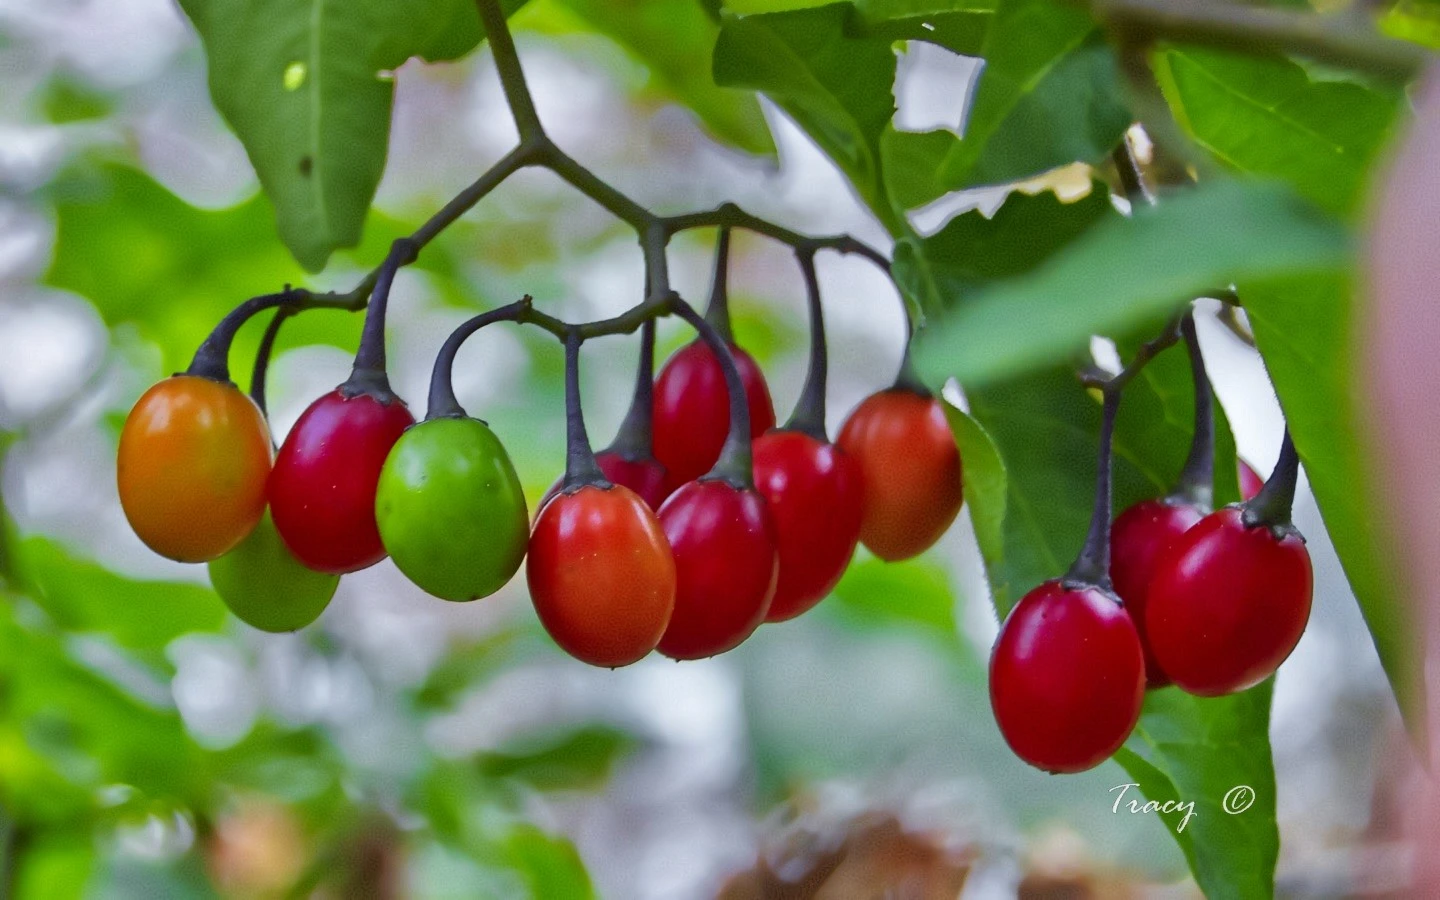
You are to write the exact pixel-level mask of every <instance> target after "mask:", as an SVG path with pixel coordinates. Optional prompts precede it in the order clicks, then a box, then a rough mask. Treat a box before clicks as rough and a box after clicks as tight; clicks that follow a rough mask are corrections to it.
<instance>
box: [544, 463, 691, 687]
mask: <svg viewBox="0 0 1440 900" xmlns="http://www.w3.org/2000/svg"><path fill="white" fill-rule="evenodd" d="M525 577H526V580H527V581H528V582H529V584H530V598H531V599H532V600H533V601H534V603H535V612H536V613H537V614H538V615H539V616H540V623H541V624H542V625H544V626H545V630H546V631H548V632H550V636H551V637H552V638H554V639H555V643H557V644H559V645H560V647H561V649H563V650H564V651H565V652H566V653H569V654H570V655H571V656H573V657H575V658H576V659H578V660H580V661H582V662H587V663H589V664H590V665H592V666H609V667H610V668H615V667H617V666H627V665H629V664H630V663H633V662H635V661H637V660H639V659H641V658H643V657H644V656H645V655H646V654H647V653H649V652H650V651H651V650H654V649H655V645H656V644H658V643H659V642H660V636H661V635H662V634H664V633H665V626H666V625H668V624H669V623H670V614H671V612H672V610H674V608H675V559H674V557H673V556H672V555H671V553H670V545H669V544H668V543H667V542H666V540H665V533H664V532H663V531H662V530H661V529H660V522H659V521H658V520H657V519H656V518H655V513H653V512H651V511H650V507H648V506H646V505H645V501H644V500H641V499H640V497H639V496H637V495H636V494H635V493H634V492H633V491H631V490H629V489H628V488H623V487H618V486H612V487H609V488H599V487H595V486H594V485H587V486H585V487H581V488H579V489H578V490H575V491H573V492H571V493H568V494H567V493H561V494H559V495H557V496H556V497H555V498H554V499H553V500H551V501H550V503H549V504H547V505H546V506H545V508H544V509H542V510H540V515H539V516H538V517H537V518H536V520H535V528H534V530H533V531H532V532H531V534H530V554H529V556H528V557H527V558H526V561H525Z"/></svg>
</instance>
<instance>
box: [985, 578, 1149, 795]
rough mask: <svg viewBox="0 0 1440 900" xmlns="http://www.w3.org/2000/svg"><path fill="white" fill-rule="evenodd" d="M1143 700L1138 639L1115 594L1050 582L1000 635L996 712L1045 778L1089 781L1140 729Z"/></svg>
mask: <svg viewBox="0 0 1440 900" xmlns="http://www.w3.org/2000/svg"><path fill="white" fill-rule="evenodd" d="M1144 697H1145V662H1144V655H1143V653H1142V652H1141V649H1140V637H1139V635H1138V634H1137V633H1136V631H1135V625H1134V623H1133V622H1131V620H1130V617H1129V616H1128V615H1126V613H1125V610H1124V608H1123V607H1122V606H1121V605H1120V601H1119V599H1118V598H1117V597H1115V595H1113V594H1111V593H1110V592H1109V591H1106V590H1104V589H1103V588H1099V587H1096V586H1093V585H1076V586H1074V587H1070V586H1067V585H1066V584H1065V583H1064V582H1062V581H1047V582H1046V583H1044V584H1042V585H1040V586H1039V587H1037V588H1036V589H1035V590H1033V591H1031V592H1030V593H1028V594H1026V595H1025V597H1024V598H1022V599H1021V600H1020V602H1019V603H1017V604H1016V605H1015V608H1014V609H1012V610H1011V611H1010V614H1009V615H1008V616H1006V618H1005V624H1004V625H1003V626H1001V629H1000V636H999V638H998V639H997V640H996V642H995V649H994V651H993V652H992V654H991V657H990V704H991V707H992V708H993V710H994V713H995V721H996V723H997V724H998V725H999V726H1000V732H1001V734H1003V735H1004V736H1005V742H1006V743H1007V744H1009V745H1010V749H1011V750H1013V751H1015V754H1016V755H1017V756H1019V757H1020V758H1021V759H1023V760H1025V761H1026V762H1027V763H1029V764H1030V765H1032V766H1035V767H1036V768H1039V769H1044V770H1045V771H1047V772H1056V773H1069V772H1083V771H1085V770H1086V769H1091V768H1094V767H1095V766H1098V765H1099V764H1100V763H1102V762H1104V761H1105V760H1106V759H1109V758H1110V756H1111V755H1112V754H1114V753H1115V751H1116V750H1118V749H1120V746H1121V745H1122V744H1124V743H1125V739H1126V738H1127V737H1129V736H1130V732H1131V731H1132V730H1134V728H1135V723H1136V722H1137V721H1139V718H1140V708H1141V705H1142V703H1143V702H1144Z"/></svg>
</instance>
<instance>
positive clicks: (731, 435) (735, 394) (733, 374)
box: [673, 297, 755, 490]
mask: <svg viewBox="0 0 1440 900" xmlns="http://www.w3.org/2000/svg"><path fill="white" fill-rule="evenodd" d="M673 303H674V310H675V314H676V315H678V316H679V317H680V318H682V319H684V320H685V321H687V322H689V323H690V324H691V325H693V326H694V327H695V330H696V331H698V332H699V333H700V339H701V340H703V341H704V342H705V343H706V344H708V345H709V346H710V351H711V352H712V353H714V354H715V358H716V359H718V360H719V361H720V371H721V372H723V373H724V375H725V394H726V397H727V398H728V400H729V401H730V430H729V432H728V433H726V435H725V445H724V446H723V447H721V448H720V458H719V459H718V460H716V461H715V465H714V466H713V467H711V469H710V471H709V473H707V474H706V475H705V476H703V477H705V478H707V479H720V480H724V481H727V482H729V483H730V484H731V485H733V486H735V487H736V488H737V489H740V490H745V489H749V488H752V487H754V486H755V473H754V464H753V458H752V455H751V451H750V404H749V401H748V400H747V399H746V397H745V383H744V382H742V381H741V380H740V369H739V368H738V367H736V365H735V354H734V353H732V352H731V351H730V345H729V343H728V342H727V341H726V340H725V339H724V338H723V337H721V336H720V332H719V331H717V330H716V329H715V328H714V326H712V325H711V324H710V323H709V322H708V321H706V320H705V319H704V318H703V317H702V316H701V315H700V314H699V313H697V312H695V308H694V307H692V306H691V305H690V304H688V303H686V302H685V301H684V300H681V299H680V298H679V297H675V298H674V300H673Z"/></svg>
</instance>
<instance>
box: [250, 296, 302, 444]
mask: <svg viewBox="0 0 1440 900" xmlns="http://www.w3.org/2000/svg"><path fill="white" fill-rule="evenodd" d="M294 312H295V311H294V310H293V309H291V308H290V307H287V306H281V307H279V308H277V309H276V310H275V315H274V316H272V317H271V319H270V323H269V324H268V325H266V326H265V333H264V334H262V335H261V336H260V347H259V349H257V350H256V351H255V368H254V369H252V370H251V372H250V399H251V400H254V401H255V405H256V406H258V407H260V415H262V416H265V417H266V418H267V419H268V418H269V417H270V411H269V410H268V409H266V407H265V376H266V375H267V374H268V373H269V371H270V354H271V353H273V352H274V351H275V339H276V338H277V337H279V336H280V326H281V325H283V324H285V320H286V319H288V318H290V316H291V315H293V314H294Z"/></svg>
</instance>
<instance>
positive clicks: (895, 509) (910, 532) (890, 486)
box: [836, 388, 964, 562]
mask: <svg viewBox="0 0 1440 900" xmlns="http://www.w3.org/2000/svg"><path fill="white" fill-rule="evenodd" d="M836 444H837V445H838V446H839V448H840V449H841V450H842V451H844V452H845V453H846V454H847V455H849V456H850V457H851V458H852V459H854V460H855V461H856V463H857V464H858V465H859V467H860V472H861V481H862V483H863V485H864V496H865V499H864V504H863V510H864V512H863V518H862V519H861V522H860V542H861V543H862V544H864V545H865V546H866V547H868V548H869V549H870V552H872V553H874V554H875V555H876V556H878V557H880V558H881V559H883V560H886V561H889V562H895V561H898V560H902V559H909V558H911V557H913V556H917V555H919V554H920V553H923V552H924V551H926V550H928V549H929V548H930V547H932V546H934V544H935V542H936V541H938V540H939V539H940V536H941V535H942V534H944V533H945V530H946V529H947V528H949V527H950V525H951V523H952V522H954V521H955V517H956V516H957V515H958V514H959V512H960V505H961V503H962V502H963V500H964V495H963V491H962V487H961V466H960V451H959V448H958V447H957V446H956V444H955V435H954V434H953V433H952V432H951V430H950V424H949V422H948V421H947V420H946V418H945V410H944V407H943V406H941V403H940V401H939V400H938V399H937V398H935V397H933V396H927V395H924V394H920V393H916V392H915V391H913V390H909V389H906V388H891V389H889V390H885V391H881V392H879V393H877V394H872V395H871V396H869V397H866V398H865V400H864V401H863V402H861V404H860V405H859V406H857V407H856V408H855V411H854V412H852V413H851V414H850V417H849V418H848V419H847V420H846V421H845V424H844V426H842V427H841V429H840V437H839V439H838V440H837V441H836Z"/></svg>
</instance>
